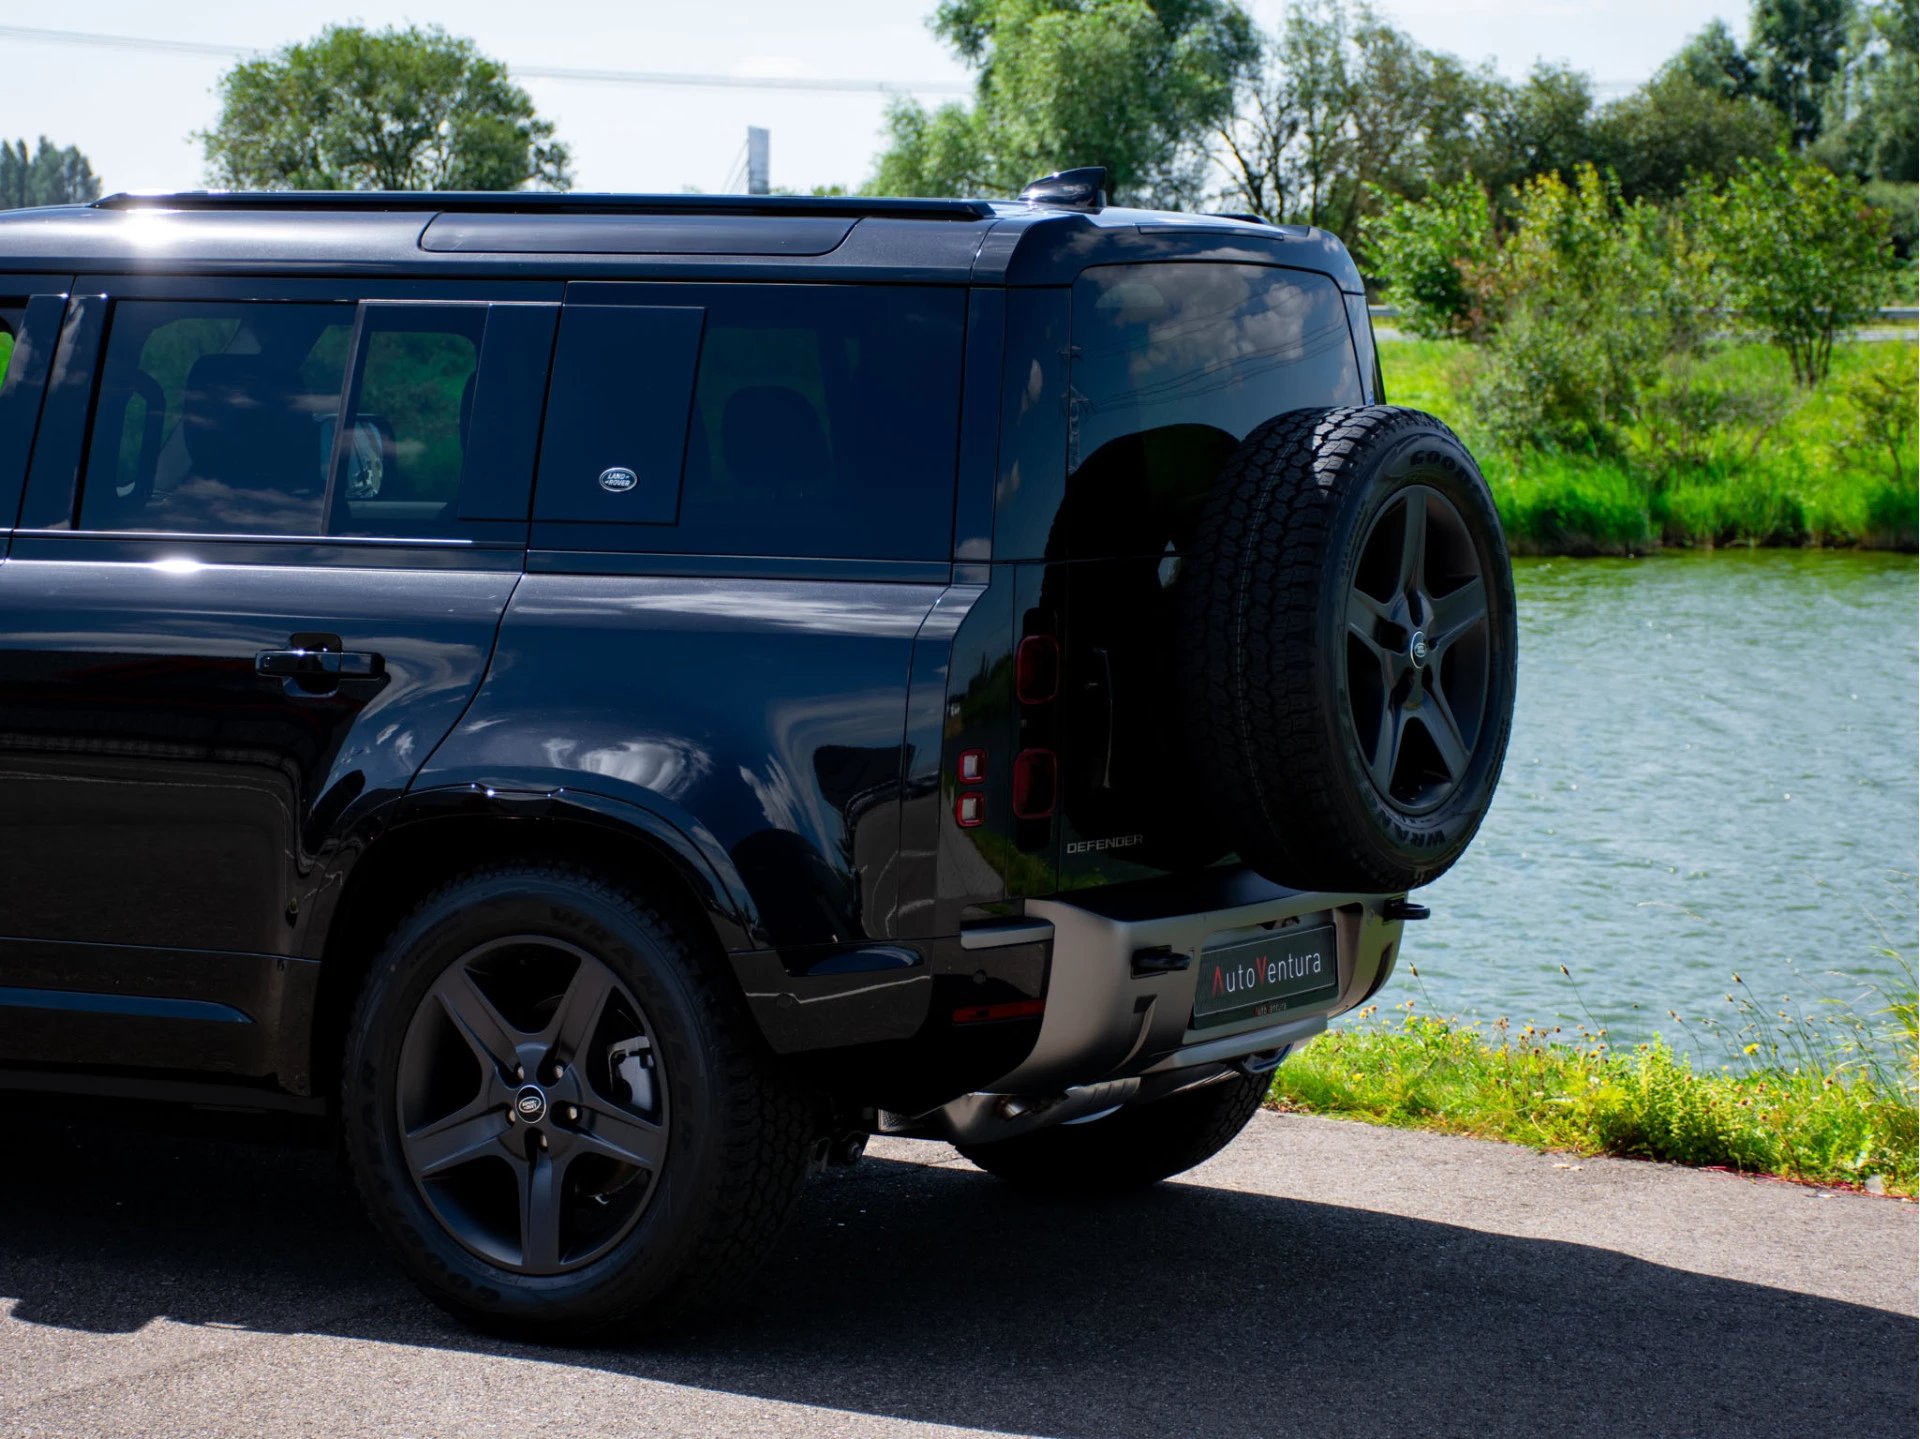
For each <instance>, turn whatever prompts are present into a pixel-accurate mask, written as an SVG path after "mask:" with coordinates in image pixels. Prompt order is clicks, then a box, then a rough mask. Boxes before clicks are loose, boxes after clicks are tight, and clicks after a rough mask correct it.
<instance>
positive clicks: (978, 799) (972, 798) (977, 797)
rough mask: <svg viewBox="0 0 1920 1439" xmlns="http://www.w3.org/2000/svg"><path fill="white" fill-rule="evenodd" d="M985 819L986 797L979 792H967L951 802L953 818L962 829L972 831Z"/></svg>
mask: <svg viewBox="0 0 1920 1439" xmlns="http://www.w3.org/2000/svg"><path fill="white" fill-rule="evenodd" d="M986 817H987V797H986V796H985V795H984V794H982V793H980V791H979V790H968V791H967V792H966V793H965V794H963V795H961V796H960V797H959V798H958V799H956V800H955V801H954V802H953V818H954V821H955V822H956V823H957V824H958V825H959V826H960V828H962V829H973V828H975V827H976V826H978V825H980V824H981V823H983V822H984V821H985V820H986Z"/></svg>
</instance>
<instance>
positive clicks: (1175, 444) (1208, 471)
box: [1048, 261, 1365, 556]
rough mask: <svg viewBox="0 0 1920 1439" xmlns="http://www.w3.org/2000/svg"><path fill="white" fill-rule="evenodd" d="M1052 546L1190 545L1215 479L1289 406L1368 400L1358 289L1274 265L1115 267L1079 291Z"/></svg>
mask: <svg viewBox="0 0 1920 1439" xmlns="http://www.w3.org/2000/svg"><path fill="white" fill-rule="evenodd" d="M1072 327H1073V331H1072V333H1073V347H1072V355H1073V359H1072V365H1071V388H1070V391H1069V394H1068V406H1067V413H1068V422H1067V486H1066V495H1065V498H1064V500H1063V503H1062V505H1061V509H1060V514H1059V517H1058V520H1057V522H1056V524H1055V527H1054V534H1053V536H1052V539H1051V542H1050V544H1049V547H1048V548H1049V551H1050V552H1051V553H1053V554H1056V555H1058V554H1071V555H1083V556H1084V555H1099V554H1105V555H1112V554H1133V553H1142V552H1149V551H1158V550H1163V549H1166V548H1169V547H1171V548H1173V549H1176V550H1177V549H1180V548H1183V547H1184V543H1185V539H1186V536H1187V534H1188V533H1189V532H1190V529H1191V524H1192V520H1193V518H1194V514H1195V511H1196V510H1197V507H1198V505H1199V503H1200V501H1201V499H1202V498H1204V496H1205V494H1206V492H1207V489H1208V488H1209V486H1210V485H1211V484H1212V481H1213V477H1214V476H1215V475H1216V474H1218V473H1219V470H1220V467H1221V466H1222V465H1223V464H1224V463H1225V462H1226V460H1227V458H1228V457H1229V456H1230V455H1231V454H1232V453H1233V451H1234V449H1235V447H1236V446H1238V444H1239V443H1240V441H1241V440H1243V439H1245V438H1246V436H1247V434H1248V432H1249V431H1251V430H1252V429H1254V428H1255V427H1256V426H1257V425H1259V424H1260V423H1262V422H1263V421H1265V420H1267V419H1269V418H1271V417H1272V416H1274V415H1278V414H1283V413H1285V412H1286V411H1288V410H1297V409H1305V408H1309V407H1314V408H1318V407H1325V406H1335V405H1358V404H1363V403H1365V399H1364V392H1363V387H1362V384H1361V375H1360V365H1359V360H1358V358H1357V356H1356V353H1355V350H1354V344H1353V337H1352V335H1351V333H1350V331H1349V329H1348V313H1347V304H1346V298H1345V296H1344V295H1342V293H1341V291H1340V288H1339V286H1338V285H1336V284H1335V283H1334V281H1333V280H1332V279H1331V278H1330V277H1328V276H1326V275H1321V274H1317V273H1314V272H1312V271H1306V270H1286V269H1281V268H1278V267H1275V266H1270V265H1223V264H1212V263H1205V262H1193V261H1190V262H1185V263H1182V262H1162V263H1155V264H1141V265H1103V266H1098V267H1095V268H1093V269H1090V270H1087V271H1086V272H1085V273H1084V274H1082V275H1081V277H1080V278H1079V280H1078V281H1076V282H1075V284H1074V288H1073V316H1072Z"/></svg>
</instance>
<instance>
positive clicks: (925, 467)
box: [534, 285, 966, 560]
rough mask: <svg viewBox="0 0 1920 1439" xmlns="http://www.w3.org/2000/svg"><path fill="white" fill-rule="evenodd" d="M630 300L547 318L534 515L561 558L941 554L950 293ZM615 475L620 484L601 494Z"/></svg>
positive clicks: (891, 290)
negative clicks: (555, 342)
mask: <svg viewBox="0 0 1920 1439" xmlns="http://www.w3.org/2000/svg"><path fill="white" fill-rule="evenodd" d="M628 296H631V297H632V298H634V299H637V300H639V301H640V303H624V302H623V303H618V304H607V303H599V302H595V303H591V304H586V305H575V304H573V303H571V302H570V303H569V305H568V312H569V313H568V315H567V316H565V317H563V319H562V322H561V339H560V353H559V355H558V357H557V359H556V362H555V366H554V380H553V389H552V392H551V394H550V395H549V399H548V407H547V422H546V433H545V439H544V442H543V447H542V451H541V460H540V475H539V482H538V497H537V499H536V503H535V511H534V515H535V520H536V522H538V521H541V520H550V521H559V522H563V523H564V524H565V525H566V526H567V527H568V532H567V533H566V534H565V535H564V536H563V537H562V547H569V548H570V547H574V546H575V545H582V546H586V547H590V548H604V549H624V550H631V551H641V552H647V551H654V552H662V553H678V554H700V555H753V556H778V557H796V558H813V557H824V558H858V559H903V560H945V559H947V558H949V556H950V555H951V553H952V546H953V485H954V470H955V445H956V441H957V435H958V429H959V412H960V368H961V354H962V348H963V340H964V332H965V305H966V296H965V294H964V292H962V291H959V290H941V289H931V288H916V287H905V286H897V287H896V286H877V285H876V286H851V285H729V286H661V287H659V288H658V289H657V290H655V289H652V288H649V289H647V290H645V291H641V292H628V294H627V296H617V297H609V298H618V299H621V300H622V301H625V300H626V299H627V297H628ZM688 369H691V370H692V376H691V378H692V385H691V387H690V395H689V389H688V387H687V384H686V380H687V373H686V372H687V370H688ZM610 469H611V470H614V471H615V473H618V474H621V475H622V476H626V475H631V476H632V477H633V479H632V480H631V481H630V482H624V488H615V489H613V490H611V491H609V490H607V488H606V486H604V485H603V484H602V477H603V476H604V475H605V474H606V473H607V472H608V471H609V470H610ZM589 525H591V526H592V527H593V528H592V529H591V530H588V529H585V528H584V527H585V526H589ZM575 526H579V527H583V528H580V529H577V530H576V529H574V528H573V527H575ZM549 538H552V537H549ZM540 542H541V541H540V539H539V538H536V543H540Z"/></svg>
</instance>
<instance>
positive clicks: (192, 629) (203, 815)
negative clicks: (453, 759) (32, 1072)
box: [0, 277, 557, 1090]
mask: <svg viewBox="0 0 1920 1439" xmlns="http://www.w3.org/2000/svg"><path fill="white" fill-rule="evenodd" d="M368 288H369V287H365V286H361V287H356V290H357V293H356V292H352V291H347V290H344V289H343V288H341V287H340V286H337V285H334V284H330V283H316V282H283V283H276V284H266V283H263V282H254V281H212V280H209V281H191V282H189V281H162V280H155V279H152V278H145V277H139V278H127V279H121V280H109V281H106V282H104V283H102V282H98V281H95V282H91V283H83V284H81V285H80V286H79V287H77V289H76V292H75V295H74V297H73V299H72V300H71V302H70V303H69V305H68V307H67V310H66V314H65V323H64V332H63V335H62V339H61V348H60V353H59V356H58V358H57V362H56V364H55V365H54V367H53V376H52V379H51V381H50V383H49V388H48V393H47V397H46V401H45V404H44V409H43V418H42V423H41V427H40V432H39V436H38V439H37V441H36V444H35V448H34V452H33V460H32V465H31V470H30V473H29V476H28V480H27V484H26V493H25V499H24V504H23V507H22V511H21V516H20V527H19V529H18V531H17V532H16V534H15V536H14V542H13V549H12V555H11V558H10V560H9V562H8V563H7V564H6V565H5V567H4V568H0V876H4V877H5V878H4V883H3V884H0V1062H18V1061H34V1062H41V1063H57V1064H62V1063H71V1064H82V1065H104V1064H113V1065H119V1066H134V1067H180V1068H195V1069H210V1070H219V1071H224V1072H227V1073H231V1074H234V1075H238V1076H245V1077H258V1078H267V1077H272V1078H276V1079H277V1080H278V1081H279V1082H280V1083H282V1084H284V1085H287V1086H288V1087H291V1088H294V1089H296V1090H300V1089H303V1088H304V1087H305V1083H306V1074H305V1065H304V1056H303V1055H302V1054H300V1053H298V1052H297V1051H295V1050H289V1049H287V1048H286V1047H285V1046H284V1045H283V1044H282V1043H281V1039H282V1034H283V1031H284V1030H286V1029H287V1028H288V1026H286V1025H284V1024H283V1022H282V1021H283V1018H284V1017H285V1016H289V1015H293V1016H298V1015H300V1014H301V1013H302V1012H303V1011H304V1008H305V1007H306V1006H307V1004H308V1003H309V1002H310V998H311V993H312V987H313V981H314V977H315V971H316V965H315V963H314V961H315V960H316V959H317V954H318V945H319V941H320V938H321V935H322V932H323V920H324V916H325V914H326V912H327V909H328V907H329V905H330V904H331V902H332V901H333V899H334V897H335V896H337V893H338V890H339V887H340V883H341V880H342V878H343V876H344V871H345V868H346V866H347V864H348V863H349V862H350V859H351V856H352V854H353V852H354V851H355V850H357V848H359V847H360V846H361V845H362V844H363V843H364V841H365V840H366V839H367V838H368V837H369V836H370V835H371V833H373V832H374V830H375V829H376V828H377V826H378V823H379V821H380V817H381V814H382V810H383V806H385V804H386V803H387V802H388V801H389V800H391V799H393V798H394V797H395V796H397V795H398V794H399V793H400V791H401V790H402V789H403V788H404V787H405V786H406V784H407V783H408V781H409V780H410V778H411V777H412V775H413V774H414V773H415V771H416V770H417V769H418V768H419V766H420V765H421V763H422V762H423V761H424V760H425V758H426V757H427V755H428V754H429V753H431V751H432V749H433V747H434V746H435V745H436V744H437V743H438V742H439V740H440V739H441V738H442V737H443V736H444V735H445V734H446V733H447V732H448V730H449V729H450V728H451V727H452V726H453V724H454V723H455V721H456V720H457V719H458V717H459V715H460V714H461V712H462V711H463V710H464V708H465V707H466V705H467V703H468V702H469V700H470V699H471V698H472V695H473V693H474V691H475V689H476V687H477V686H478V684H479V681H480V678H481V676H482V674H483V673H484V671H485V668H486V665H487V662H488V658H489V655H490V653H491V649H492V644H493V638H494V634H495V631H496V629H497V626H498V624H499V621H500V617H501V615H502V614H503V612H504V611H505V608H506V605H507V601H508V599H509V598H510V596H511V594H512V592H513V588H514V585H515V583H516V582H517V580H518V578H519V574H520V571H521V568H522V562H523V556H524V547H525V538H526V525H527V505H528V495H529V489H530V483H531V474H532V469H533V460H534V451H535V446H536V444H537V431H538V418H539V405H540V398H541V393H542V388H543V383H544V378H545V370H546V362H547V357H548V354H549V352H550V349H551V343H552V334H553V329H554V323H555V317H556V314H557V306H554V305H552V304H549V303H542V301H543V300H544V299H546V298H548V297H546V296H543V295H542V294H540V293H539V292H538V291H530V290H527V289H514V288H502V289H498V290H495V291H491V292H489V291H484V290H483V291H473V290H465V289H451V288H447V287H444V286H443V287H437V288H428V287H417V286H416V287H411V288H403V287H398V286H395V287H390V288H388V289H387V290H386V291H385V292H384V293H380V294H378V295H377V296H376V298H372V299H369V298H367V297H366V292H367V289H368ZM294 1027H295V1028H298V1027H299V1026H294Z"/></svg>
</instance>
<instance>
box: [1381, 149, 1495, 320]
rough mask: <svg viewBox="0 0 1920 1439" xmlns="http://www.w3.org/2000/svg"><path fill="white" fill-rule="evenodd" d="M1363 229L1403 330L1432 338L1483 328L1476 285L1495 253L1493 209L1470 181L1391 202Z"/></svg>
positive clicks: (1478, 292)
mask: <svg viewBox="0 0 1920 1439" xmlns="http://www.w3.org/2000/svg"><path fill="white" fill-rule="evenodd" d="M1361 233H1362V235H1363V236H1364V238H1365V242H1366V245H1367V247H1368V249H1369V250H1370V251H1371V252H1372V253H1373V254H1374V255H1376V256H1377V257H1378V263H1377V264H1376V266H1375V268H1376V270H1377V271H1378V278H1379V281H1380V283H1381V285H1382V286H1383V287H1384V288H1385V290H1386V294H1387V297H1388V298H1389V299H1391V300H1392V301H1393V303H1394V304H1396V305H1398V306H1399V307H1400V311H1401V318H1402V319H1403V320H1404V322H1405V324H1406V328H1408V329H1410V330H1412V331H1413V332H1414V333H1415V334H1416V335H1423V336H1425V337H1427V338H1428V339H1437V338H1440V337H1442V336H1449V335H1471V334H1474V333H1476V332H1477V331H1479V330H1480V329H1481V328H1482V327H1483V317H1482V315H1481V310H1480V305H1481V286H1482V284H1483V283H1484V275H1485V272H1486V271H1487V270H1488V269H1489V268H1490V267H1491V265H1492V263H1493V259H1494V255H1495V245H1494V235H1493V207H1492V205H1491V203H1490V202H1489V201H1488V198H1487V192H1486V191H1485V190H1483V189H1481V188H1480V186H1479V185H1477V184H1476V183H1474V182H1473V181H1471V180H1461V181H1459V182H1457V183H1455V184H1452V185H1442V186H1440V187H1439V188H1438V189H1436V190H1434V191H1433V192H1432V193H1430V194H1429V195H1428V196H1427V197H1426V198H1425V199H1423V200H1393V201H1390V202H1389V203H1388V204H1387V207H1386V209H1385V210H1383V211H1382V212H1381V213H1380V214H1379V215H1377V216H1373V217H1371V218H1369V219H1368V220H1366V221H1365V222H1364V223H1363V225H1362V227H1361Z"/></svg>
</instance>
